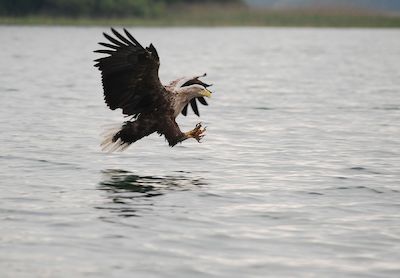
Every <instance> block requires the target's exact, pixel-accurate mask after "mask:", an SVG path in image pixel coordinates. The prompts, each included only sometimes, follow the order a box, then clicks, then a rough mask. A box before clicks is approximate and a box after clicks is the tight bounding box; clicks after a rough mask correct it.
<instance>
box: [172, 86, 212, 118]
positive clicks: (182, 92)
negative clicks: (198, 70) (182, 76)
mask: <svg viewBox="0 0 400 278" xmlns="http://www.w3.org/2000/svg"><path fill="white" fill-rule="evenodd" d="M211 95H212V93H211V92H210V91H209V90H208V89H207V88H206V87H205V86H203V85H200V84H192V85H189V86H184V87H181V88H179V89H178V90H176V98H175V105H174V108H175V109H174V110H175V113H174V114H175V117H177V116H178V115H179V113H181V112H182V110H183V109H184V108H186V109H187V105H188V104H189V102H190V103H191V105H192V108H193V109H194V111H195V113H196V114H198V111H197V105H196V101H195V99H196V98H197V99H199V98H201V99H202V98H203V97H208V98H210V97H211ZM193 102H194V104H193ZM202 102H205V101H204V99H203V100H202ZM195 105H196V106H195ZM194 106H195V107H194ZM185 113H186V112H185ZM184 115H185V114H184Z"/></svg>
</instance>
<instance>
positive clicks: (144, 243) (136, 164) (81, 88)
mask: <svg viewBox="0 0 400 278" xmlns="http://www.w3.org/2000/svg"><path fill="white" fill-rule="evenodd" d="M106 30H107V29H106V28H105V27H104V28H65V27H4V26H3V27H0V35H1V42H2V43H1V45H2V46H1V52H0V61H1V66H0V76H1V83H0V91H1V94H0V103H1V109H0V129H1V133H0V146H1V147H0V149H1V154H0V180H1V183H0V184H1V194H0V219H1V226H0V250H1V252H0V267H1V270H2V271H1V272H2V275H1V276H2V277H399V275H400V264H399V261H400V213H399V211H400V210H399V209H400V202H399V197H400V188H399V182H400V169H399V166H400V139H399V138H400V94H399V91H400V83H399V80H400V67H399V65H400V60H399V57H400V56H399V54H400V39H399V38H400V36H399V35H400V31H399V30H373V29H371V30H370V29H363V30H357V29H346V30H342V29H285V28H277V29H274V28H265V29H264V28H226V29H224V28H222V29H219V28H215V29H191V28H171V29H170V28H160V29H153V28H130V30H131V32H132V33H133V34H134V35H135V36H136V37H137V39H139V40H140V41H142V42H143V43H144V44H146V45H147V44H148V43H150V42H153V43H154V45H155V46H156V47H157V49H158V51H159V54H160V57H161V63H162V65H161V71H160V76H161V79H162V80H163V81H164V82H167V81H169V80H171V79H173V78H177V77H179V76H181V75H185V74H186V75H191V74H202V73H203V72H207V73H208V78H207V79H206V81H208V82H211V83H214V86H213V90H214V91H215V93H214V97H213V99H211V100H210V101H209V102H210V106H209V107H204V106H202V107H201V108H200V113H201V121H203V123H204V124H205V125H207V126H208V131H207V135H206V137H205V138H204V142H203V143H202V144H198V143H197V142H195V141H194V140H192V141H186V142H184V143H183V144H182V145H179V146H177V147H175V148H173V149H171V148H169V147H168V146H167V143H166V142H165V141H164V139H163V138H160V137H158V136H156V135H154V136H150V137H148V138H146V139H143V140H141V141H139V142H137V143H135V144H134V145H133V146H131V147H130V148H129V149H128V150H127V151H125V152H123V153H115V154H108V153H103V152H101V151H100V148H99V143H100V141H101V137H100V133H101V131H102V129H103V126H104V125H107V124H113V123H118V122H121V121H122V117H121V115H120V113H119V111H110V110H108V109H107V108H106V106H105V105H104V103H103V100H102V95H101V85H100V76H99V72H97V70H96V69H95V68H94V67H93V63H92V60H93V59H95V58H96V57H98V56H96V54H94V53H92V52H91V51H92V50H94V49H96V48H97V46H96V42H97V41H99V40H102V38H101V32H102V31H106ZM198 121H200V119H198V118H196V117H195V116H194V115H193V113H190V116H189V117H187V118H184V117H179V118H178V122H179V123H180V125H181V128H182V129H183V130H184V131H187V130H189V129H192V128H193V127H194V125H195V124H196V123H197V122H198Z"/></svg>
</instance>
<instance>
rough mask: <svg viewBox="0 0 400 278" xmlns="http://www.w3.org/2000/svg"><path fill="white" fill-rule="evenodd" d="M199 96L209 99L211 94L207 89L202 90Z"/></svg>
mask: <svg viewBox="0 0 400 278" xmlns="http://www.w3.org/2000/svg"><path fill="white" fill-rule="evenodd" d="M201 95H202V96H203V97H211V92H210V91H209V90H207V89H204V90H203V91H201Z"/></svg>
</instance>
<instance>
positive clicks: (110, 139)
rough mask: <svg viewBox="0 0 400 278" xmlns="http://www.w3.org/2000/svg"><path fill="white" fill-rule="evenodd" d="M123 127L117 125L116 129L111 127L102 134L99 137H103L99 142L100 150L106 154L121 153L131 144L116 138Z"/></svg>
mask: <svg viewBox="0 0 400 278" xmlns="http://www.w3.org/2000/svg"><path fill="white" fill-rule="evenodd" d="M123 127H124V126H121V125H118V127H115V126H113V127H111V128H109V129H107V130H105V131H103V132H102V134H101V135H103V136H104V139H103V141H102V142H101V144H100V146H101V150H102V151H106V152H110V153H111V152H115V151H119V152H122V151H123V150H125V149H126V148H128V147H129V145H130V144H131V143H130V142H124V141H122V140H121V138H119V137H118V133H119V132H120V131H121V130H122V129H123Z"/></svg>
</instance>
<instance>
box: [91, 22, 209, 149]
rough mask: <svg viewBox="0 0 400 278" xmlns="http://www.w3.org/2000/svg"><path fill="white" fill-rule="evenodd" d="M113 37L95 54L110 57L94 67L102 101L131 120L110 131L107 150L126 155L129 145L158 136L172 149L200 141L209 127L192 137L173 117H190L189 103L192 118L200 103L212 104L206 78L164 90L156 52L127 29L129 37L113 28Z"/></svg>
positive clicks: (175, 83)
mask: <svg viewBox="0 0 400 278" xmlns="http://www.w3.org/2000/svg"><path fill="white" fill-rule="evenodd" d="M111 31H112V33H113V34H114V37H113V36H110V35H108V34H106V33H104V36H105V38H107V39H108V41H109V42H107V43H103V42H100V43H99V44H100V45H102V46H104V47H106V49H101V50H96V51H95V52H97V53H102V54H107V55H108V56H106V57H101V58H99V59H97V60H95V62H97V63H96V64H95V67H97V68H98V69H99V70H100V71H101V76H102V83H103V90H104V100H105V102H106V104H107V105H108V107H109V108H110V109H112V110H115V109H118V108H120V109H122V113H123V114H125V115H126V116H131V120H129V121H126V122H124V123H123V124H122V126H120V127H119V128H117V129H113V130H110V131H108V133H107V134H106V136H105V139H104V141H103V143H102V146H103V149H105V150H109V151H115V150H124V149H125V148H127V147H128V146H129V145H130V144H132V143H134V142H136V141H137V140H140V139H141V138H143V137H145V136H148V135H150V134H152V133H154V132H157V133H159V134H161V135H164V136H165V138H166V139H167V140H168V143H169V145H170V146H175V145H176V144H177V143H179V142H182V141H184V140H186V139H188V138H194V139H196V140H197V141H199V142H200V139H201V138H203V136H204V131H205V128H202V126H201V124H198V125H196V127H195V128H194V129H193V130H191V131H189V132H186V133H184V132H182V131H181V130H180V129H179V126H178V124H177V123H176V121H175V118H176V117H177V116H178V115H179V113H181V112H182V114H183V115H185V116H186V115H187V109H188V105H189V103H190V105H191V107H192V109H193V111H194V113H195V114H196V115H198V116H199V115H200V114H199V111H198V107H197V103H196V99H197V100H198V101H199V102H200V103H201V104H203V105H208V104H207V102H206V100H205V99H204V97H210V96H211V92H210V91H209V90H208V89H207V87H209V86H210V85H209V84H206V83H204V82H202V81H200V80H199V78H200V77H204V76H205V74H204V75H202V76H194V77H189V78H180V79H177V80H175V81H172V82H171V83H170V84H169V85H166V86H163V85H162V84H161V82H160V79H159V76H158V69H159V66H160V59H159V57H158V54H157V51H156V49H155V47H154V46H153V45H152V44H150V46H148V47H146V48H144V47H143V46H142V45H141V44H140V43H139V42H138V41H137V40H136V39H135V38H134V37H133V36H132V35H131V34H130V33H129V32H128V31H127V30H126V29H124V33H125V36H124V35H122V34H121V33H119V32H117V31H116V30H114V29H113V28H111Z"/></svg>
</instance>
